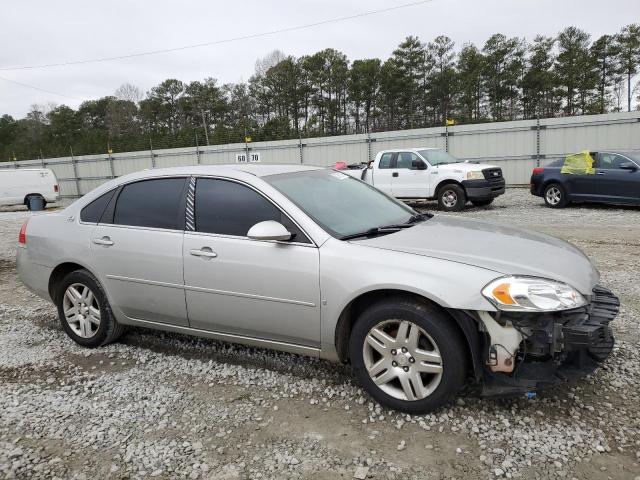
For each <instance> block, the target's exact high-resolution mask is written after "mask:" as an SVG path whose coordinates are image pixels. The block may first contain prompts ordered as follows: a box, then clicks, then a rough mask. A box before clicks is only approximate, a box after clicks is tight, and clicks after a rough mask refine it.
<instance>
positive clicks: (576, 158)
mask: <svg viewBox="0 0 640 480" xmlns="http://www.w3.org/2000/svg"><path fill="white" fill-rule="evenodd" d="M595 172H596V170H595V168H593V157H592V156H591V154H590V153H589V151H588V150H584V151H582V152H580V153H574V154H573V155H567V156H566V157H565V158H564V164H563V165H562V170H560V173H569V174H571V175H593V174H594V173H595Z"/></svg>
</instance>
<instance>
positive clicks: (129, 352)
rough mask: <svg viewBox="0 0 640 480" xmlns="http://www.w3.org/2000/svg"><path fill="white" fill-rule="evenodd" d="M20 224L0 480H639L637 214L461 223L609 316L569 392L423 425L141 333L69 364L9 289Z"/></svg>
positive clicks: (236, 358)
mask: <svg viewBox="0 0 640 480" xmlns="http://www.w3.org/2000/svg"><path fill="white" fill-rule="evenodd" d="M423 207H426V208H433V205H432V204H427V205H425V206H422V205H421V206H420V208H423ZM29 215H32V214H30V213H28V212H25V211H15V212H12V211H6V209H5V211H2V212H0V239H1V241H0V478H25V479H27V478H28V479H31V478H60V479H68V478H76V479H82V478H85V479H88V478H114V479H129V478H159V479H164V478H167V479H168V478H192V479H196V478H216V479H217V478H222V479H225V478H229V479H233V478H252V479H253V478H314V479H329V478H360V479H364V478H397V479H405V478H409V479H444V478H460V479H462V478H498V477H499V478H504V477H506V478H568V479H571V478H578V479H587V478H588V479H592V478H595V479H599V478H602V479H629V478H630V479H640V464H639V462H640V349H639V348H638V347H639V346H640V322H639V319H640V282H638V279H639V273H640V257H639V256H638V251H639V250H638V247H639V246H640V208H617V207H599V206H590V207H571V208H567V209H564V210H560V211H554V210H550V209H547V208H545V207H544V206H543V205H542V201H541V199H537V198H534V197H531V196H530V195H529V194H528V192H527V191H525V190H517V189H514V190H509V191H508V192H507V194H506V195H504V196H502V197H500V198H499V199H498V200H497V201H496V202H495V203H494V205H492V206H491V207H489V208H485V209H476V208H473V209H468V210H466V211H465V212H463V213H461V214H460V215H464V216H469V217H478V218H485V219H487V220H490V221H495V222H501V223H508V224H510V225H517V226H522V227H526V228H530V229H533V230H537V231H541V232H545V233H550V234H553V235H556V236H559V237H562V238H565V239H567V240H570V241H572V242H573V243H575V244H577V245H578V246H579V247H581V248H582V249H583V250H584V251H585V252H586V253H587V254H588V255H590V256H591V257H592V258H594V259H595V262H596V264H597V266H598V268H599V269H600V271H601V273H602V277H603V279H602V283H603V285H605V286H608V287H610V288H612V289H613V290H614V292H616V293H617V294H618V295H620V298H621V300H622V310H621V314H620V315H619V317H618V319H617V320H616V321H615V322H614V324H613V328H614V330H615V332H616V335H617V337H618V344H617V347H616V349H615V350H614V352H613V354H612V356H611V358H610V359H609V360H608V361H607V362H606V364H605V365H604V366H603V368H601V369H600V370H599V371H597V372H596V373H595V374H594V375H593V376H592V377H589V378H587V379H585V380H584V381H582V382H580V383H579V385H577V386H575V387H572V388H571V387H564V388H558V389H556V390H553V391H551V392H546V393H542V394H539V395H538V396H536V397H534V398H533V399H525V398H514V399H508V400H505V399H502V400H495V399H493V400H492V399H482V400H481V399H478V398H475V397H471V396H469V397H464V398H461V399H459V400H458V401H457V402H455V403H454V404H453V405H450V406H448V407H446V408H443V409H442V410H440V411H438V412H436V413H434V414H431V415H424V416H409V415H402V414H399V413H397V412H393V411H389V410H387V409H384V408H381V407H380V406H379V405H377V404H376V403H374V402H372V401H370V399H369V397H368V396H367V395H366V394H365V393H364V392H363V391H362V390H361V389H360V388H359V387H358V386H357V385H356V384H355V383H354V382H353V381H352V379H351V377H350V374H349V369H348V367H344V366H340V365H334V364H330V363H327V362H324V361H319V360H315V359H309V358H305V357H299V356H296V355H289V354H283V353H277V352H271V351H267V350H261V349H255V348H247V347H242V346H236V345H229V344H224V343H220V342H215V341H210V340H202V339H196V338H191V337H187V336H182V335H175V334H166V333H160V332H153V331H148V330H143V329H133V330H130V331H129V332H128V333H127V334H126V336H124V337H123V338H122V340H121V341H120V342H119V343H117V344H114V345H109V346H107V347H105V348H101V349H98V350H90V351H89V350H85V349H82V348H80V347H77V346H75V344H73V343H72V342H71V341H70V340H69V339H68V338H67V337H66V336H65V335H64V333H63V332H62V331H61V329H60V327H59V324H58V320H57V317H56V312H55V310H54V307H53V306H52V305H51V304H49V303H47V302H45V301H44V300H41V299H39V298H37V297H35V296H33V295H32V294H31V293H29V292H28V291H27V290H26V289H25V288H24V287H23V286H22V285H21V284H20V282H19V280H18V279H17V278H16V272H15V250H14V248H15V247H14V246H15V241H16V238H17V235H18V230H19V228H20V225H21V223H22V222H23V221H24V219H25V218H27V217H28V216H29ZM33 215H35V214H33Z"/></svg>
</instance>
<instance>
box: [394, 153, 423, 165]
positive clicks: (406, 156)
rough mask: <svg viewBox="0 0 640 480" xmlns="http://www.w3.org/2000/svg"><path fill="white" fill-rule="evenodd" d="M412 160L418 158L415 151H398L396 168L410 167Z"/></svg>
mask: <svg viewBox="0 0 640 480" xmlns="http://www.w3.org/2000/svg"><path fill="white" fill-rule="evenodd" d="M414 160H418V156H417V155H416V154H415V153H411V152H400V153H398V160H397V166H396V168H407V169H411V165H412V164H413V161H414Z"/></svg>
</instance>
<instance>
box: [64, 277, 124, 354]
mask: <svg viewBox="0 0 640 480" xmlns="http://www.w3.org/2000/svg"><path fill="white" fill-rule="evenodd" d="M56 305H57V306H58V317H59V318H60V323H61V324H62V328H63V329H64V331H65V332H66V334H67V335H69V337H71V339H72V340H73V341H74V342H76V343H77V344H79V345H82V346H83V347H89V348H95V347H99V346H101V345H106V344H107V343H111V342H113V341H115V340H117V339H118V337H120V335H122V333H123V332H124V329H125V327H124V326H123V325H120V324H119V323H118V322H117V321H116V319H115V317H114V316H113V313H112V312H111V307H110V306H109V302H108V301H107V297H106V295H105V293H104V290H103V289H102V286H101V285H100V283H99V282H98V280H97V279H96V278H95V277H94V276H93V275H92V274H91V273H89V272H88V271H86V270H76V271H75V272H71V273H69V274H68V275H67V276H66V277H64V279H63V280H62V281H61V282H60V283H59V284H58V285H57V286H56Z"/></svg>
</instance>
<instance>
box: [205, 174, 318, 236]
mask: <svg viewBox="0 0 640 480" xmlns="http://www.w3.org/2000/svg"><path fill="white" fill-rule="evenodd" d="M195 218H196V231H198V232H205V233H219V234H222V235H234V236H238V237H246V236H247V232H248V231H249V229H251V227H253V226H254V225H255V224H256V223H260V222H264V221H266V220H275V221H276V222H280V223H282V224H283V225H284V226H285V227H286V228H287V230H289V231H290V232H291V233H292V234H294V236H293V238H292V240H295V241H296V242H303V243H309V240H308V239H307V238H306V237H305V235H304V234H303V233H302V232H301V231H300V229H299V228H298V227H297V226H296V225H295V224H294V223H293V222H292V221H291V220H290V219H289V217H287V216H286V215H284V214H283V213H282V212H281V211H280V209H279V208H278V207H276V206H275V205H274V204H273V203H271V202H270V201H269V200H267V199H266V198H264V197H263V196H262V195H260V194H259V193H258V192H256V191H255V190H252V189H251V188H249V187H246V186H245V185H241V184H239V183H236V182H230V181H227V180H216V179H211V178H199V179H198V180H197V182H196V202H195Z"/></svg>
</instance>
